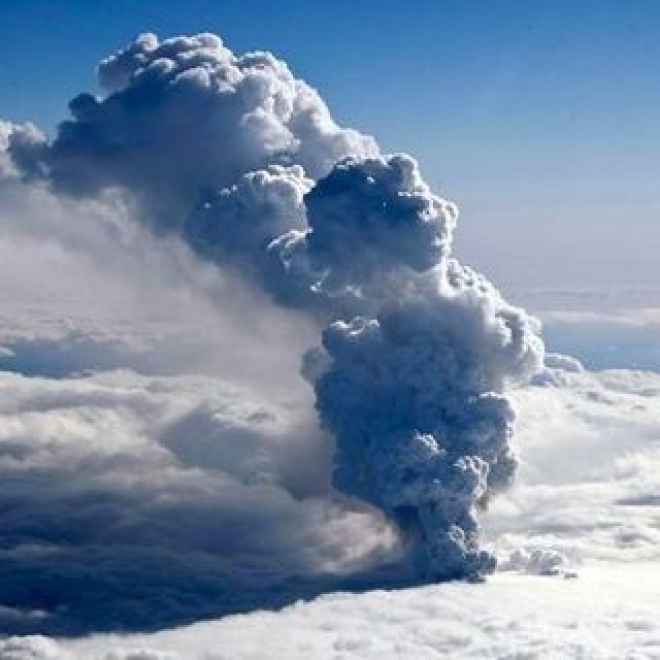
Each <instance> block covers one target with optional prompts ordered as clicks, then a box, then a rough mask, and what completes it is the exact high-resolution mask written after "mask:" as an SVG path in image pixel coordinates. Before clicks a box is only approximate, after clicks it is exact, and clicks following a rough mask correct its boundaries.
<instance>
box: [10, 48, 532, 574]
mask: <svg viewBox="0 0 660 660" xmlns="http://www.w3.org/2000/svg"><path fill="white" fill-rule="evenodd" d="M98 73H99V83H100V87H101V90H102V95H101V96H99V97H94V96H91V95H89V94H84V95H81V96H79V97H77V98H76V99H74V100H73V101H72V102H71V105H70V108H71V113H72V118H71V119H69V120H67V121H65V122H63V123H62V124H61V126H60V129H59V132H58V134H57V135H56V136H55V138H54V139H53V140H52V141H47V140H46V139H45V138H43V137H41V136H40V135H39V133H38V132H36V131H34V130H33V129H26V128H18V127H13V128H12V129H8V130H7V132H8V136H7V137H6V141H7V143H8V147H7V150H8V153H9V154H10V155H11V158H12V162H13V167H15V168H17V169H18V170H20V171H21V172H22V174H23V175H24V176H25V177H27V178H28V179H31V180H45V181H46V182H48V183H49V184H50V186H51V187H52V189H53V190H55V191H56V192H57V193H58V194H66V195H69V196H73V197H94V198H102V197H103V196H104V195H113V196H114V198H115V199H120V200H122V202H123V203H125V204H126V205H127V207H129V208H131V209H133V210H134V214H133V215H134V217H136V218H137V219H139V221H140V222H142V223H143V224H144V225H146V226H147V227H148V228H150V229H151V230H153V231H155V232H157V233H166V234H170V235H178V236H180V237H181V238H182V239H183V240H184V241H186V242H187V243H188V245H189V246H190V247H192V249H193V250H194V251H196V252H197V253H198V254H200V255H201V256H203V257H204V258H206V259H209V260H212V261H214V262H216V263H217V264H218V266H219V267H220V268H222V269H227V271H231V272H232V273H234V274H236V275H238V276H240V277H241V278H244V279H246V280H247V281H249V282H251V283H252V284H253V285H256V286H258V287H259V288H260V289H261V290H263V291H266V292H267V293H268V294H269V295H270V296H272V298H273V300H274V301H276V302H277V303H278V304H280V305H282V306H286V307H291V308H295V309H296V310H298V311H303V312H305V313H308V314H309V315H310V317H312V318H313V319H315V320H316V322H317V323H318V325H319V332H320V333H321V336H322V339H321V342H320V343H321V345H320V346H319V347H318V348H315V349H311V350H310V351H309V352H308V353H307V354H306V355H305V357H304V360H303V372H304V374H305V376H306V378H307V379H308V380H309V381H310V383H311V384H312V386H313V387H314V390H315V393H316V408H317V410H318V414H319V417H320V420H321V423H322V425H323V426H324V427H325V428H326V429H327V430H328V431H330V432H331V433H332V434H333V435H334V438H335V441H336V450H335V460H334V472H333V484H334V487H335V488H336V489H337V490H338V491H340V492H341V493H344V494H345V495H348V496H350V497H354V498H358V499H359V500H362V501H364V502H366V503H369V504H370V505H372V506H375V507H377V508H379V509H381V510H382V511H383V512H385V514H386V515H387V516H388V517H389V518H390V519H391V520H393V521H394V522H396V524H397V525H398V527H399V528H400V530H401V532H402V534H403V535H404V536H405V538H406V542H407V544H408V547H409V550H410V553H409V558H410V563H411V565H412V566H414V570H415V571H416V574H417V575H418V576H421V577H422V578H424V579H430V580H442V579H452V578H478V577H479V576H482V575H484V574H486V573H488V572H490V571H492V570H493V567H494V564H495V560H494V558H493V557H492V556H491V555H490V554H489V553H488V552H486V551H485V550H483V549H482V548H480V545H479V533H478V532H479V529H478V524H477V519H476V509H477V507H478V505H479V503H480V502H485V501H487V499H488V498H489V497H491V496H492V495H494V494H495V493H497V491H498V490H501V489H503V488H505V487H506V486H507V485H509V483H510V482H511V480H512V478H513V475H514V472H515V468H516V461H515V458H514V457H513V455H512V453H511V449H510V447H509V439H510V437H511V434H512V429H513V411H512V408H511V405H510V404H509V402H508V400H507V398H506V396H505V391H506V388H507V386H508V385H510V384H514V383H519V382H524V381H525V380H526V379H528V378H529V377H531V376H532V375H533V374H534V373H535V372H536V371H537V370H538V369H539V368H540V366H541V364H542V358H543V344H542V342H541V340H540V338H539V335H538V326H537V323H536V322H535V320H534V319H533V318H531V317H529V316H527V315H526V313H525V312H524V311H523V310H521V309H518V308H516V307H513V306H511V305H509V304H508V303H507V302H506V301H505V300H504V299H503V298H502V297H501V295H500V293H499V292H498V291H497V289H496V288H495V287H494V286H493V285H492V284H491V283H490V282H488V280H487V279H485V278H484V277H483V276H482V275H480V274H478V273H476V272H474V271H472V270H471V269H469V268H467V267H464V266H462V265H461V264H460V263H458V262H457V261H456V260H455V259H454V258H453V257H452V255H451V245H452V232H453V230H454V227H455V224H456V220H457V211H456V208H455V206H454V205H453V204H451V203H450V202H447V201H445V200H443V199H441V198H440V197H438V196H436V195H434V194H433V193H432V192H431V191H430V190H429V188H428V186H427V185H426V183H425V182H424V181H423V179H422V177H421V174H420V172H419V169H418V166H417V163H416V162H415V161H414V160H413V159H412V158H411V157H409V156H406V155H384V154H382V153H381V152H380V151H379V149H378V146H377V144H376V143H375V141H374V140H373V139H372V138H370V137H368V136H365V135H362V134H360V133H358V132H357V131H354V130H351V129H345V128H341V127H339V126H337V125H336V124H335V122H334V121H333V120H332V118H331V116H330V113H329V111H328V109H327V107H326V106H325V104H324V102H323V101H322V99H321V98H320V97H319V95H318V94H317V93H316V92H315V91H314V90H313V89H311V88H310V87H309V86H308V85H306V84H305V83H304V82H302V81H300V80H298V79H296V78H295V77H294V76H293V75H292V74H291V72H290V71H289V69H288V68H287V66H286V64H284V63H283V62H281V61H279V60H277V59H276V58H275V57H273V56H272V55H270V54H268V53H262V52H258V53H248V54H246V55H241V56H237V55H234V54H233V53H232V52H231V51H230V50H228V49H227V48H226V47H225V46H224V45H223V44H222V42H221V41H220V39H219V38H218V37H216V36H214V35H198V36H194V37H178V38H175V39H167V40H165V41H159V40H158V39H157V38H156V37H155V36H154V35H143V36H141V37H139V38H138V39H137V40H136V41H135V42H134V43H133V44H131V45H129V46H128V47H127V48H125V49H124V50H122V51H120V52H119V53H117V54H116V55H114V56H112V57H110V58H108V59H106V60H104V61H103V62H102V63H101V64H100V66H99V71H98Z"/></svg>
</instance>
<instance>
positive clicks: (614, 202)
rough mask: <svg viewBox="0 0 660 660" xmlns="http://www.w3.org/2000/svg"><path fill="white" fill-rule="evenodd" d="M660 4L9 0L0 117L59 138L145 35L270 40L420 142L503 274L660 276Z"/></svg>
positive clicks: (477, 246)
mask: <svg viewBox="0 0 660 660" xmlns="http://www.w3.org/2000/svg"><path fill="white" fill-rule="evenodd" d="M659 30H660V4H658V3H656V2H653V1H651V0H648V1H638V0H630V1H627V2H623V1H620V2H614V1H607V0H602V1H596V0H585V1H584V2H572V1H570V0H557V1H553V2H550V1H545V2H533V1H531V0H529V1H512V2H495V1H487V0H483V1H472V2H470V1H468V2H466V1H464V0H452V1H447V0H440V1H437V2H434V1H431V0H424V1H420V2H415V3H410V4H404V3H402V2H388V1H381V2H376V1H374V0H365V1H363V2H355V1H352V2H349V1H347V0H336V1H334V2H303V1H299V0H289V1H287V2H266V1H261V0H258V1H242V2H239V1H233V0H225V1H223V2H210V1H207V2H203V1H201V0H192V1H189V2H185V3H184V2H174V1H172V0H165V1H162V2H150V1H149V2H134V1H128V0H115V1H114V2H109V1H98V2H93V3H92V2H89V3H86V2H85V3H83V2H75V1H69V2H66V1H63V0H62V1H51V2H46V1H45V0H34V1H32V2H29V3H25V2H18V1H11V0H6V1H5V2H3V3H2V4H0V63H2V66H0V116H2V117H4V118H8V119H12V120H16V121H24V120H31V121H34V122H35V123H36V124H38V125H39V126H41V127H42V128H45V129H47V130H49V131H52V130H53V129H54V127H55V125H56V123H57V122H58V121H59V120H60V119H62V118H64V117H65V116H66V103H67V102H68V100H69V99H70V98H72V97H73V96H75V95H76V94H78V93H79V92H80V91H83V90H88V91H92V92H93V91H94V90H95V89H96V83H95V80H94V66H95V65H96V63H97V62H98V61H99V60H100V59H101V58H102V57H105V56H107V55H108V54H110V53H112V52H114V51H115V50H116V49H117V48H119V47H121V46H122V45H124V44H125V43H127V42H128V41H129V40H131V39H132V38H133V37H134V36H135V35H136V34H137V33H140V32H144V31H153V32H156V33H158V34H159V35H160V36H170V35H175V34H181V33H192V32H198V31H212V32H215V33H217V34H219V35H220V36H221V37H222V38H223V40H225V41H226V43H227V44H228V45H229V47H230V48H232V49H233V50H234V51H235V52H244V51H246V50H252V49H264V50H270V51H272V52H274V53H275V54H276V55H278V56H280V57H282V58H283V59H285V60H286V61H287V62H288V63H289V65H290V67H291V68H292V70H293V71H294V72H295V73H296V74H297V75H299V76H301V77H303V78H304V79H306V80H307V81H308V82H309V83H310V84H312V85H313V86H315V87H317V88H318V89H319V90H320V91H321V93H322V95H323V97H324V98H325V99H326V100H327V102H328V103H329V105H330V108H331V110H332V111H333V113H334V115H335V116H336V118H337V119H338V121H340V122H341V123H342V124H345V125H351V126H355V127H356V128H358V129H360V130H362V131H364V132H367V133H371V134H374V135H375V136H376V137H377V138H378V140H379V142H380V143H381V144H382V145H383V146H384V148H386V149H389V150H391V151H406V152H410V153H412V154H413V155H414V156H415V157H416V158H418V159H419V160H420V162H421V164H422V167H423V171H424V174H425V178H426V179H427V180H428V181H430V182H431V183H432V184H433V185H434V187H435V188H436V189H437V191H438V192H440V193H441V194H443V195H445V196H447V197H449V198H450V199H454V200H455V201H457V203H458V204H459V206H460V208H461V211H462V220H461V224H460V229H459V233H458V243H459V246H458V249H459V250H460V251H461V254H462V255H463V257H464V259H465V260H466V261H468V262H470V261H474V262H475V263H477V264H478V265H479V266H480V267H482V268H484V269H485V270H486V271H487V272H489V273H490V274H491V275H493V276H494V277H495V278H496V279H497V280H498V281H500V282H501V283H502V284H503V285H505V286H507V285H510V286H514V287H524V286H593V285H601V284H606V285H621V284H626V285H627V284H632V285H644V286H652V285H655V284H657V275H656V273H655V269H656V255H655V251H656V249H657V247H656V246H657V245H660V228H659V226H660V223H659V222H658V220H657V218H658V212H659V211H660V193H659V192H658V186H657V174H658V172H659V171H660V167H659V166H660V155H659V154H660V149H659V146H660V144H659V143H660V131H659V130H658V108H659V107H660V86H659V85H658V82H657V77H658V63H659V61H660V41H659V40H658V33H659Z"/></svg>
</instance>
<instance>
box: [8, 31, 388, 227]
mask: <svg viewBox="0 0 660 660" xmlns="http://www.w3.org/2000/svg"><path fill="white" fill-rule="evenodd" d="M98 78H99V82H100V85H101V88H102V90H103V92H104V96H102V97H100V98H96V97H94V96H92V95H90V94H82V95H80V96H78V97H76V98H75V99H73V101H71V103H70V110H71V114H72V115H73V118H72V119H70V120H68V121H65V122H63V123H62V124H61V125H60V127H59V132H58V134H57V137H56V138H55V140H54V141H53V142H52V143H48V142H46V141H45V140H42V141H41V142H29V143H25V141H17V140H14V141H12V144H11V147H10V149H11V151H12V154H13V156H14V158H15V160H16V161H17V162H19V163H20V164H21V165H22V167H23V170H24V171H26V172H27V173H29V174H32V175H36V174H39V173H40V172H41V171H43V170H44V169H45V170H47V172H48V176H49V178H50V180H51V181H52V183H53V184H54V185H55V186H56V187H57V188H58V189H59V190H62V191H64V192H68V193H73V194H80V195H95V194H97V193H98V192H99V191H101V190H103V189H105V188H113V187H119V188H123V189H126V190H128V191H130V193H131V194H132V196H134V197H135V198H137V200H138V201H139V202H140V204H141V209H142V213H143V215H144V219H145V220H146V221H148V222H149V223H151V224H152V226H154V227H156V228H158V229H160V230H163V229H169V228H172V227H176V228H178V227H181V224H182V223H183V222H184V221H185V219H186V217H187V213H188V212H189V210H190V208H191V206H192V204H193V203H194V202H195V201H197V200H198V198H199V196H200V195H204V194H205V193H206V192H208V191H209V190H213V189H216V188H219V187H226V186H231V185H233V184H234V183H235V182H236V180H237V179H238V178H239V177H240V176H241V175H242V174H245V173H247V172H250V171H253V170H257V169H262V168H264V167H267V166H268V165H269V164H282V165H287V164H291V163H294V162H295V163H299V164H300V165H302V166H303V167H304V168H305V171H306V172H307V174H308V175H309V176H312V177H314V178H316V177H319V176H321V175H323V174H325V173H327V172H328V171H329V170H330V168H331V167H332V165H333V163H334V162H336V161H337V160H338V159H340V158H342V157H344V156H347V155H349V154H370V153H376V151H377V150H376V147H375V143H374V141H373V140H372V139H371V138H369V137H366V136H364V135H361V134H359V133H357V132H355V131H352V130H348V129H342V128H339V127H338V126H337V125H336V124H335V123H334V121H333V120H332V118H331V116H330V114H329V112H328V109H327V107H326V105H325V104H324V103H323V101H322V100H321V98H320V97H319V96H318V94H317V93H316V92H315V91H314V90H313V89H311V88H310V87H309V86H308V85H306V84H305V83H304V82H302V81H300V80H298V79H296V78H294V76H293V75H292V74H291V72H290V71H289V69H288V68H287V66H286V64H284V63H283V62H281V61H280V60H278V59H276V58H275V57H273V56H272V55H271V54H269V53H261V52H258V53H248V54H246V55H242V56H236V55H234V54H233V53H232V52H231V51H230V50H228V49H227V48H225V47H224V46H223V45H222V42H221V40H220V39H219V38H218V37H216V36H215V35H211V34H201V35H198V36H195V37H177V38H173V39H166V40H164V41H162V42H159V41H158V39H157V38H156V37H155V36H154V35H143V36H142V37H140V38H138V39H137V40H136V41H135V42H134V43H133V44H131V45H130V46H129V47H128V48H126V49H124V50H122V51H120V52H119V53H117V54H116V55H114V56H112V57H110V58H108V59H106V60H104V61H102V62H101V64H100V65H99V68H98ZM37 163H38V166H37Z"/></svg>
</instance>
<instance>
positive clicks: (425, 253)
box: [271, 155, 457, 311]
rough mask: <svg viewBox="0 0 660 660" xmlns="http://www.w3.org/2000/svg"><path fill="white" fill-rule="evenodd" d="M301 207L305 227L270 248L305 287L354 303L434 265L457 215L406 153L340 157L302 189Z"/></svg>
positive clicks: (337, 302)
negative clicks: (303, 211) (315, 180)
mask: <svg viewBox="0 0 660 660" xmlns="http://www.w3.org/2000/svg"><path fill="white" fill-rule="evenodd" d="M305 209H306V212H307V213H306V217H307V224H308V229H307V231H306V232H300V231H293V232H291V233H289V234H288V235H285V236H283V237H282V238H281V239H280V240H279V241H278V242H277V243H276V244H275V245H274V246H273V247H272V248H271V249H272V250H274V251H277V252H279V255H280V258H281V259H282V261H283V263H285V264H286V268H287V270H289V271H292V272H293V273H294V274H295V278H296V279H301V277H302V278H305V279H307V280H308V284H307V286H308V288H310V289H313V290H314V291H315V292H316V293H318V294H321V295H323V296H324V297H326V298H328V299H331V300H334V306H335V307H339V308H340V309H341V308H346V306H348V308H349V309H350V308H353V309H354V310H359V311H364V310H365V308H366V307H369V308H370V309H372V310H373V309H374V305H376V306H377V305H378V304H379V303H380V302H381V301H382V299H383V298H384V297H385V298H386V297H387V296H388V295H391V293H392V292H393V291H395V290H397V289H398V290H400V289H401V287H402V286H404V285H403V281H404V280H405V279H408V280H410V276H411V275H412V274H414V273H424V272H427V271H429V270H431V269H433V268H434V267H435V266H436V265H437V264H438V263H439V262H440V261H441V260H442V259H443V258H444V257H445V256H446V255H447V253H448V251H449V245H450V241H451V233H452V230H453V228H454V224H455V221H456V216H457V212H456V208H455V207H454V205H453V204H451V203H450V202H446V201H445V200H443V199H440V198H439V197H436V196H435V195H432V194H431V192H430V191H429V188H428V186H427V185H426V184H425V183H424V181H423V180H422V178H421V175H420V173H419V169H418V167H417V163H416V162H415V161H414V160H413V159H412V158H410V156H406V155H397V156H389V157H385V156H381V157H378V158H368V159H358V158H355V157H353V158H349V159H346V160H345V161H342V162H340V163H338V164H337V165H336V166H335V167H334V168H333V170H332V171H331V172H330V173H329V174H328V175H327V176H326V177H324V178H322V179H321V180H319V181H318V182H317V183H316V185H315V186H314V187H313V188H312V190H310V192H309V193H307V195H306V196H305Z"/></svg>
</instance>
